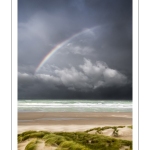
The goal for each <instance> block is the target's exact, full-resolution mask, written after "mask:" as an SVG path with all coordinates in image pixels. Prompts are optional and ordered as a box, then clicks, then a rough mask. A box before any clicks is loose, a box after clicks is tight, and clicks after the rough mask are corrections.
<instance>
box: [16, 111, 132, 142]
mask: <svg viewBox="0 0 150 150" xmlns="http://www.w3.org/2000/svg"><path fill="white" fill-rule="evenodd" d="M120 125H123V126H126V127H125V128H122V129H119V138H121V139H126V140H132V129H130V128H128V127H127V126H129V125H132V113H131V112H91V113H90V112H53V113H52V112H19V113H18V133H22V132H24V131H28V130H36V131H39V130H43V131H50V132H57V131H64V132H76V131H86V130H88V129H91V128H95V127H103V126H120ZM103 134H104V135H107V136H111V135H112V130H111V129H108V130H105V131H104V133H103Z"/></svg>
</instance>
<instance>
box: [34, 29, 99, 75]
mask: <svg viewBox="0 0 150 150" xmlns="http://www.w3.org/2000/svg"><path fill="white" fill-rule="evenodd" d="M97 27H99V26H95V27H93V28H90V29H85V30H83V31H81V32H79V33H76V34H74V35H73V36H71V37H70V38H68V39H66V40H65V41H63V42H61V43H59V44H58V45H56V46H55V47H54V48H53V49H52V50H51V51H50V52H49V53H48V54H47V55H46V56H45V57H44V58H43V59H42V61H41V62H40V63H39V65H38V67H37V68H36V70H35V73H37V72H38V71H39V70H40V68H41V67H42V66H43V65H44V64H45V63H46V62H47V60H48V59H49V58H50V57H51V56H52V55H53V54H54V53H56V52H57V51H58V50H59V49H60V48H62V47H63V46H64V45H65V44H67V43H68V42H70V41H71V40H72V39H74V38H75V37H77V36H79V35H81V34H83V33H86V32H87V31H90V30H93V29H95V28H97Z"/></svg>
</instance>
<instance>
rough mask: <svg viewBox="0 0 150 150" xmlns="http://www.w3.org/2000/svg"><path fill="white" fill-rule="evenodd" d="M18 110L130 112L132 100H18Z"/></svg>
mask: <svg viewBox="0 0 150 150" xmlns="http://www.w3.org/2000/svg"><path fill="white" fill-rule="evenodd" d="M18 112H132V101H131V100H130V101H129V100H18Z"/></svg>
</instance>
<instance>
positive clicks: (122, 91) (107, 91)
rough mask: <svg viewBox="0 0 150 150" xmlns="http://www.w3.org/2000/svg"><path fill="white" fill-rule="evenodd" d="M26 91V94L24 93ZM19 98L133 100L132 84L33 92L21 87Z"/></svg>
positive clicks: (61, 88) (60, 88) (62, 88)
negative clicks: (86, 89) (79, 89)
mask: <svg viewBox="0 0 150 150" xmlns="http://www.w3.org/2000/svg"><path fill="white" fill-rule="evenodd" d="M24 93H26V94H24ZM18 99H69V100H70V99H97V100H132V86H131V85H126V86H123V87H117V86H116V87H114V86H113V87H107V88H106V87H100V88H98V89H96V90H93V91H89V92H80V91H71V90H68V89H67V88H66V87H59V90H48V89H46V90H44V89H43V90H39V91H38V90H37V91H34V92H32V90H31V91H28V92H27V91H26V90H25V89H22V90H21V89H20V90H19V91H18Z"/></svg>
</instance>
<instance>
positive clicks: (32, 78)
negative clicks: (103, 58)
mask: <svg viewBox="0 0 150 150" xmlns="http://www.w3.org/2000/svg"><path fill="white" fill-rule="evenodd" d="M79 68H80V70H77V69H76V68H74V67H70V68H64V69H60V68H57V67H54V68H53V71H54V74H53V75H50V74H36V75H30V74H25V73H24V74H21V73H19V74H18V77H19V80H21V81H22V82H25V83H27V82H33V83H36V82H39V83H41V84H44V85H46V86H48V87H50V88H53V89H55V88H57V87H58V86H65V87H67V88H68V89H69V90H73V91H91V90H94V89H96V88H98V87H108V86H114V85H116V86H122V85H125V84H126V83H127V77H126V76H125V75H123V74H121V73H120V72H119V71H117V70H115V69H111V68H109V67H108V66H107V64H106V63H104V62H99V61H97V62H96V63H95V64H93V63H92V62H91V61H90V60H89V59H86V58H85V59H84V64H83V65H79Z"/></svg>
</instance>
